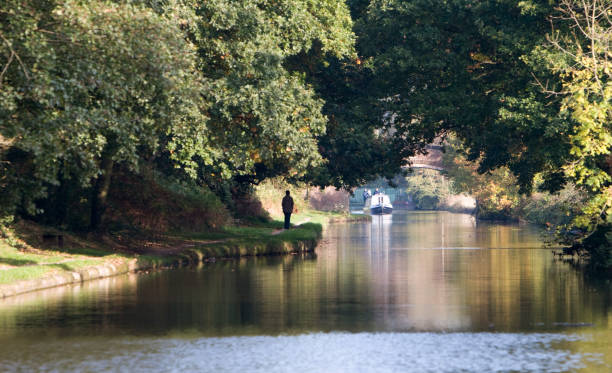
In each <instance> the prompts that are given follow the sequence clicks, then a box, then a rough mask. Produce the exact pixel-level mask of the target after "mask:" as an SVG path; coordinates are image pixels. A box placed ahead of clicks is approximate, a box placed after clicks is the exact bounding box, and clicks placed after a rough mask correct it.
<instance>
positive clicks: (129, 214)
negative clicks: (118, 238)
mask: <svg viewBox="0 0 612 373" xmlns="http://www.w3.org/2000/svg"><path fill="white" fill-rule="evenodd" d="M106 219H107V221H110V222H114V223H120V224H122V225H128V226H132V227H135V228H140V229H149V230H155V231H169V230H172V231H201V230H205V229H218V228H221V227H223V226H225V225H227V224H229V223H230V221H231V219H230V214H229V212H228V211H227V209H226V208H225V206H224V205H223V203H222V202H221V201H220V200H219V198H218V197H217V196H216V195H215V194H214V193H212V192H211V191H210V190H209V189H208V188H207V187H205V186H200V185H197V184H195V182H193V181H190V180H179V179H176V178H171V177H167V176H165V175H163V174H161V173H159V172H155V171H151V170H149V171H145V172H144V173H143V175H142V176H140V175H135V174H133V173H129V172H126V171H123V172H120V173H117V174H116V176H115V178H114V179H113V184H112V185H111V189H110V193H109V208H108V211H107V216H106Z"/></svg>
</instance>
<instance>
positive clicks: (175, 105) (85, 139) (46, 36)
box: [0, 1, 203, 213]
mask: <svg viewBox="0 0 612 373" xmlns="http://www.w3.org/2000/svg"><path fill="white" fill-rule="evenodd" d="M0 17H2V26H3V29H2V30H1V31H0V32H1V33H2V35H3V38H4V39H5V40H4V44H3V45H2V47H3V50H2V52H3V54H4V55H5V56H9V58H8V61H7V63H6V64H5V65H4V68H5V69H6V74H5V76H4V77H3V80H2V82H1V83H2V95H3V96H4V97H5V98H7V99H8V100H7V101H5V100H3V103H6V104H3V106H2V108H1V109H0V133H1V134H2V136H3V137H4V138H8V139H12V141H11V143H10V145H9V147H8V149H5V151H4V152H3V154H2V162H3V165H4V167H5V169H4V171H5V172H6V173H5V175H6V176H5V177H4V178H3V185H2V189H3V192H2V194H3V195H4V193H5V191H6V193H7V194H8V195H11V197H12V198H13V204H14V203H15V202H20V201H21V200H24V201H23V202H22V203H23V205H25V207H29V209H30V212H31V213H32V212H35V211H32V210H33V205H32V204H31V201H32V200H33V199H36V198H39V197H41V196H43V195H44V192H45V185H49V184H51V185H53V184H58V183H59V178H58V175H60V174H61V175H63V176H64V177H65V178H70V179H73V180H74V181H73V182H74V183H77V184H82V185H87V184H89V183H90V182H91V180H92V179H95V178H97V177H98V175H99V174H100V173H101V168H100V167H101V166H100V163H101V158H102V157H103V156H106V157H109V158H110V159H112V160H113V161H115V162H120V163H123V164H125V165H127V166H129V167H131V168H136V167H137V166H138V163H139V161H140V159H141V158H142V157H145V156H147V157H150V156H151V155H154V154H155V153H156V152H157V151H158V146H159V140H160V137H161V136H162V135H165V134H166V133H173V132H179V133H180V128H181V125H184V124H185V122H190V123H192V124H197V123H198V122H201V121H202V120H203V117H202V115H201V113H200V106H201V98H200V91H201V85H200V83H199V82H200V79H199V78H198V76H197V74H196V73H195V62H196V59H195V50H194V47H193V46H192V45H191V44H190V43H188V42H187V41H186V39H185V38H184V34H183V33H182V31H181V30H180V28H179V25H178V24H177V23H176V21H175V19H173V18H172V17H166V16H163V15H159V14H157V13H155V12H153V11H152V10H150V9H147V8H145V7H141V6H135V5H130V4H129V3H123V2H120V3H107V2H101V1H90V2H87V3H82V2H77V1H62V2H54V1H28V2H26V3H23V2H17V1H8V2H3V3H2V8H1V9H0ZM5 27H6V28H5ZM11 55H14V56H15V58H14V60H17V61H19V62H20V63H16V62H15V61H14V60H13V61H11V57H10V56H11ZM23 186H25V188H23ZM28 202H30V203H28Z"/></svg>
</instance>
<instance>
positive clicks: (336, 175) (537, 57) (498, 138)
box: [0, 0, 612, 231]
mask: <svg viewBox="0 0 612 373" xmlns="http://www.w3.org/2000/svg"><path fill="white" fill-rule="evenodd" d="M611 28H612V25H611V24H610V9H609V4H608V2H606V1H602V0H587V1H580V2H578V1H574V0H561V1H559V2H550V1H548V0H526V1H520V2H517V1H515V0H488V1H474V0H441V1H431V0H371V1H368V0H349V1H346V2H345V1H341V0H274V1H270V0H245V1H231V0H210V1H196V0H168V1H154V0H138V1H137V0H133V1H130V0H115V1H101V0H88V1H76V0H27V1H17V0H6V1H4V2H2V4H1V5H0V39H1V40H0V98H1V100H0V172H1V174H0V192H1V193H0V206H2V207H1V209H2V210H3V214H4V215H6V214H9V215H10V214H12V213H14V211H15V210H16V209H21V210H22V211H26V210H27V211H29V212H30V213H34V212H36V211H35V210H36V205H35V204H34V203H33V202H34V201H35V200H36V199H39V198H43V197H44V196H45V193H46V191H48V190H49V189H50V188H54V187H56V186H58V185H60V186H61V185H63V184H64V183H75V184H79V185H81V186H83V187H84V188H90V189H91V192H92V196H93V197H91V198H92V210H97V212H95V213H93V214H92V217H91V219H92V224H93V225H95V223H96V221H98V220H99V219H100V214H101V211H103V205H104V198H105V197H104V196H105V195H106V190H107V189H108V184H109V182H110V178H111V176H112V172H113V169H114V168H115V167H116V166H117V165H119V166H120V167H123V168H126V169H130V170H132V171H134V172H136V171H137V170H138V168H139V166H140V165H142V164H143V163H153V162H156V161H157V162H158V164H161V163H164V162H165V164H171V165H172V167H177V168H181V169H183V170H185V171H187V174H189V175H191V176H192V177H194V178H195V179H196V180H198V182H200V183H207V184H209V185H210V184H225V185H251V184H253V183H258V182H260V181H262V180H264V179H265V178H269V177H276V176H283V177H285V178H287V179H289V180H292V181H297V180H302V181H306V182H309V183H312V184H317V185H321V186H324V185H335V186H337V187H344V188H350V187H353V186H356V185H360V184H363V183H364V182H365V181H367V180H371V179H374V178H376V177H378V176H385V177H387V178H391V177H392V176H393V175H395V174H397V173H398V172H399V171H400V170H401V169H402V166H405V165H406V162H407V158H408V157H409V156H410V155H413V154H414V153H415V152H420V151H422V150H423V148H424V146H425V145H426V144H428V143H429V142H431V141H432V140H433V139H434V138H436V137H437V136H446V135H448V134H451V133H452V134H454V135H456V137H457V138H458V139H460V140H461V141H462V143H463V145H464V146H465V149H467V153H468V156H467V158H468V159H469V160H471V161H477V162H478V171H479V172H481V173H482V172H490V171H492V170H495V169H497V168H499V167H507V169H508V170H510V172H512V173H513V174H514V176H515V177H516V180H517V183H518V184H519V187H520V189H521V191H522V192H530V191H531V190H532V188H533V186H534V179H536V178H537V179H538V180H542V182H541V183H538V185H540V187H541V188H543V189H547V190H550V191H557V190H560V189H562V188H563V187H564V185H566V184H567V183H571V184H575V185H576V186H577V187H578V188H581V189H583V190H584V191H586V192H588V193H589V195H590V202H589V204H588V206H587V207H586V208H585V210H584V214H583V215H582V216H581V217H580V218H579V219H577V220H576V221H575V224H577V225H579V226H581V227H583V228H584V229H585V231H592V230H593V229H595V227H597V226H602V225H605V221H606V219H608V218H609V216H610V211H609V209H610V208H611V206H612V198H611V194H612V192H611V189H610V188H611V187H610V185H611V182H612V179H611V171H610V165H611V163H612V162H611V158H610V148H611V144H612V135H611V133H610V122H611V121H610V119H611V118H610V108H611V105H612V104H611V101H612V97H611V92H612V88H611V87H612V83H611V80H610V66H609V62H608V60H609V58H610V37H611V35H612V32H611V31H610V30H611ZM160 159H161V160H163V162H160V161H159V160H160Z"/></svg>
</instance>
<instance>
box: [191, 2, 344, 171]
mask: <svg viewBox="0 0 612 373" xmlns="http://www.w3.org/2000/svg"><path fill="white" fill-rule="evenodd" d="M196 13H197V15H198V19H197V21H196V25H194V34H195V35H194V38H195V40H196V44H197V45H198V53H199V56H200V69H201V71H202V73H203V75H204V76H205V84H206V87H207V89H206V91H204V95H205V97H206V99H207V101H209V102H210V103H211V106H210V107H209V109H208V114H209V115H210V120H209V131H208V133H207V135H208V137H209V140H210V141H211V142H214V144H215V146H217V147H218V148H219V149H220V150H221V153H219V156H218V157H217V158H216V159H215V160H216V163H215V165H214V167H212V169H211V172H210V173H209V174H208V175H204V176H205V177H207V178H214V177H216V176H217V175H220V176H221V177H223V178H230V177H234V178H237V179H238V180H240V181H246V182H258V181H260V180H263V179H265V178H267V177H273V176H277V175H287V176H292V177H299V176H300V175H302V174H304V172H305V171H306V170H307V169H309V168H311V167H313V166H315V165H317V164H319V163H320V162H321V156H320V155H319V152H318V149H317V142H316V136H317V135H321V134H323V133H324V131H325V125H326V122H327V118H326V117H325V116H324V115H323V114H322V113H321V108H322V105H323V102H322V100H321V99H320V98H319V97H317V94H316V93H315V90H314V89H313V87H312V86H311V85H309V84H307V83H306V82H305V76H304V73H303V72H301V71H295V70H290V69H288V68H287V67H286V66H285V65H286V64H287V63H288V59H289V58H290V57H292V56H296V55H298V54H300V53H308V52H309V51H310V50H311V49H313V48H314V46H315V45H316V46H317V47H318V48H319V52H320V53H321V57H322V56H327V55H329V56H343V55H347V54H349V53H351V51H352V45H353V34H352V32H351V31H350V27H351V19H350V16H349V14H348V9H347V8H346V7H345V6H344V4H342V3H341V2H337V1H328V0H318V1H278V2H269V1H258V0H250V1H242V2H236V1H228V0H215V1H207V2H203V3H201V4H198V6H197V9H196Z"/></svg>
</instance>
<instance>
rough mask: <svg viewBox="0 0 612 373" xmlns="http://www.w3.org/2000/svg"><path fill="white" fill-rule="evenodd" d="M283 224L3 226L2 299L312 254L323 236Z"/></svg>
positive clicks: (309, 226)
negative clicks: (228, 261)
mask: <svg viewBox="0 0 612 373" xmlns="http://www.w3.org/2000/svg"><path fill="white" fill-rule="evenodd" d="M315 220H317V221H322V220H323V217H322V216H321V217H318V218H317V219H315ZM280 227H282V222H280V221H272V222H267V223H260V224H257V225H253V226H239V227H238V226H232V227H226V228H223V229H220V230H217V231H204V232H193V233H176V234H171V233H165V234H159V233H153V232H144V231H116V232H111V233H106V234H98V235H93V234H83V235H79V234H74V233H68V232H61V231H58V230H54V229H50V228H48V227H45V226H41V225H38V224H35V223H32V222H27V221H21V222H19V223H17V224H15V225H13V226H12V228H11V229H6V228H5V229H3V231H2V238H0V298H3V297H5V296H10V295H16V294H20V293H23V292H27V291H32V290H38V289H43V288H48V287H53V286H58V285H64V284H70V283H75V282H81V281H86V280H90V279H95V278H101V277H107V276H112V275H117V274H121V273H127V272H130V271H138V270H149V269H155V268H163V267H175V266H181V265H188V264H196V263H198V262H200V261H204V260H215V259H222V258H233V257H238V256H249V255H280V254H287V253H297V252H308V251H313V250H314V248H315V247H316V245H317V243H318V241H319V239H320V238H321V234H322V225H321V224H320V223H316V222H308V223H304V224H301V225H300V226H298V227H295V228H293V229H290V230H282V229H280Z"/></svg>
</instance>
